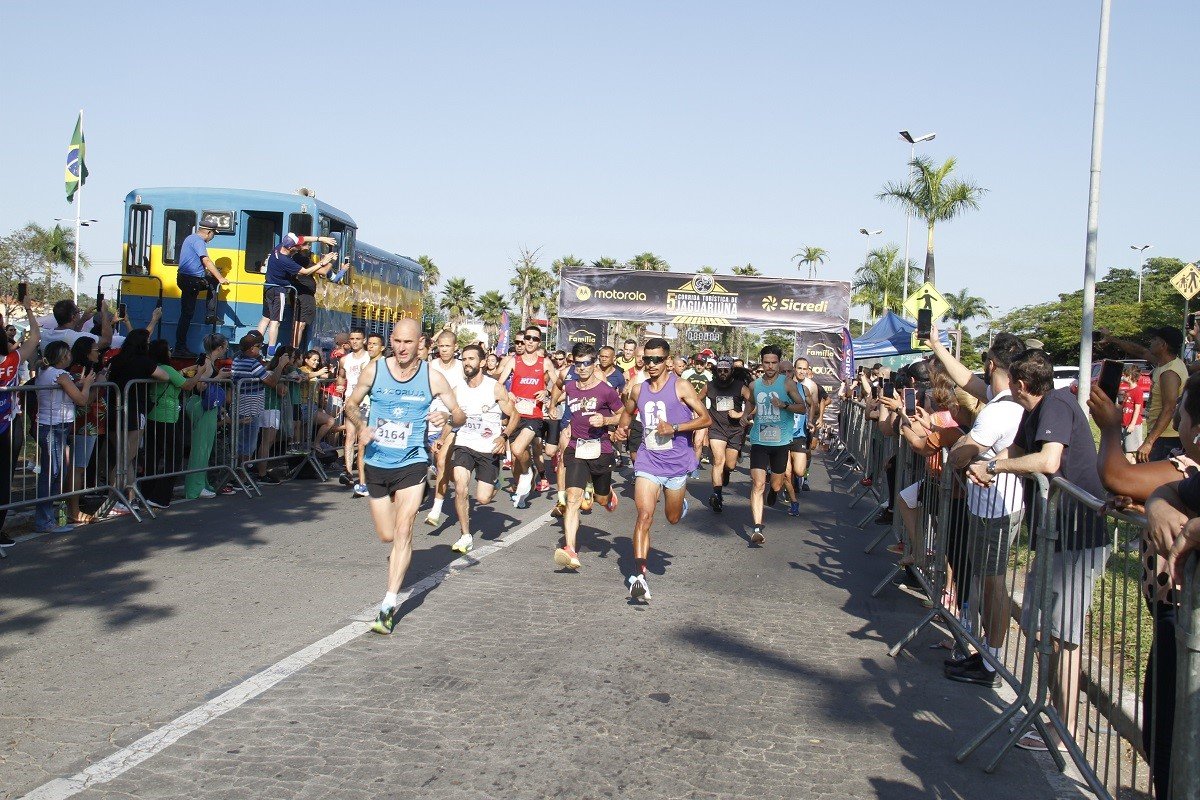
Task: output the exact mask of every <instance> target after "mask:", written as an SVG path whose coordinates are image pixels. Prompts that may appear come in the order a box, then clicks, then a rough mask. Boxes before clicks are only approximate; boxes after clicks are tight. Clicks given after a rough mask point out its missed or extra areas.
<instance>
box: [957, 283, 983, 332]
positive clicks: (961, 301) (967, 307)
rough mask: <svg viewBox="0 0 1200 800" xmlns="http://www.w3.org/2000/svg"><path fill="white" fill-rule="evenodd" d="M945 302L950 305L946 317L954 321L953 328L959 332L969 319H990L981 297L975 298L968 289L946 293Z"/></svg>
mask: <svg viewBox="0 0 1200 800" xmlns="http://www.w3.org/2000/svg"><path fill="white" fill-rule="evenodd" d="M945 298H946V302H947V303H949V304H950V311H949V312H947V314H946V316H948V317H949V318H950V319H952V320H954V327H956V328H958V329H959V330H960V331H961V330H962V328H963V323H965V322H966V321H967V320H969V319H976V318H978V317H982V318H984V319H991V318H992V312H991V311H989V310H988V305H987V301H986V300H984V299H983V298H982V297H976V296H975V295H973V294H971V292H970V290H969V289H961V290H959V291H958V292H957V293H947V294H946V295H945Z"/></svg>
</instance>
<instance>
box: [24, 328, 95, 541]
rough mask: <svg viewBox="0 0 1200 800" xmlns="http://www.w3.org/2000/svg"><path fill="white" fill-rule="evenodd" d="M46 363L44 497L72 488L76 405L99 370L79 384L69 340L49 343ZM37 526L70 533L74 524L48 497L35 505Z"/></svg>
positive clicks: (41, 435) (41, 444)
mask: <svg viewBox="0 0 1200 800" xmlns="http://www.w3.org/2000/svg"><path fill="white" fill-rule="evenodd" d="M44 361H45V365H44V367H43V369H42V371H41V372H39V373H38V376H37V378H36V380H35V383H34V385H35V386H37V387H38V414H37V421H38V429H37V441H38V463H39V464H40V465H41V473H40V474H39V475H38V480H37V494H38V497H41V498H50V497H53V496H54V495H58V494H62V493H64V492H69V491H71V484H70V483H69V482H68V481H66V480H65V479H66V476H67V462H66V459H67V456H68V452H69V450H70V448H69V446H68V445H69V442H70V438H71V436H72V428H73V427H74V423H75V407H76V406H80V407H84V406H86V405H87V403H88V395H89V394H90V393H91V388H92V381H94V380H95V378H96V373H95V372H92V371H88V372H86V373H84V375H83V380H82V381H81V383H80V385H79V386H76V385H75V382H74V381H72V380H71V375H70V373H68V372H67V367H68V366H70V364H71V346H70V345H69V344H67V343H66V342H65V341H62V340H58V341H53V342H51V343H50V344H49V345H47V347H46V354H45V359H44ZM33 518H34V529H35V530H37V531H38V532H39V533H66V532H67V531H70V530H72V529H73V528H74V527H75V526H74V525H61V526H60V525H59V524H58V518H57V516H56V515H55V503H54V502H53V501H51V500H49V499H45V500H43V501H42V502H40V503H38V504H37V506H36V507H35V508H34V514H33Z"/></svg>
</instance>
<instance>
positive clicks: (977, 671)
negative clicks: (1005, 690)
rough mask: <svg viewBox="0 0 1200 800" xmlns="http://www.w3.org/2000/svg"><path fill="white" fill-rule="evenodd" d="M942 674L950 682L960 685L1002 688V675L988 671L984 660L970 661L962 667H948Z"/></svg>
mask: <svg viewBox="0 0 1200 800" xmlns="http://www.w3.org/2000/svg"><path fill="white" fill-rule="evenodd" d="M942 672H943V674H944V675H945V676H946V677H947V678H949V679H950V680H952V681H958V682H959V683H973V684H975V685H976V686H990V687H991V688H993V689H999V688H1000V674H999V673H997V672H993V671H992V670H990V669H988V668H987V667H986V666H985V665H984V663H983V658H980V659H979V660H978V661H970V660H969V659H968V661H967V662H966V663H964V664H963V665H962V666H961V667H946V668H944V669H943V671H942Z"/></svg>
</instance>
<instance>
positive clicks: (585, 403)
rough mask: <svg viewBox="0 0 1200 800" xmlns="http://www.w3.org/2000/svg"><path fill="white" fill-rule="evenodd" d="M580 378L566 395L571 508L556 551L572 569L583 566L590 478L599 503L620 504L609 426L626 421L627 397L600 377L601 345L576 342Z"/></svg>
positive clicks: (565, 514)
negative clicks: (580, 548) (580, 547)
mask: <svg viewBox="0 0 1200 800" xmlns="http://www.w3.org/2000/svg"><path fill="white" fill-rule="evenodd" d="M571 354H572V355H573V356H574V358H575V367H574V369H575V374H576V375H577V376H578V378H577V379H576V380H573V381H567V382H566V385H565V393H566V397H567V408H568V409H569V410H570V414H571V419H570V439H569V441H568V443H567V446H566V451H565V453H564V455H563V463H564V466H565V468H566V478H567V479H566V486H567V508H566V511H564V512H563V538H564V539H565V540H566V541H565V543H564V546H562V547H560V548H558V549H557V550H555V551H554V563H555V564H558V565H559V566H560V567H566V568H567V569H579V555H578V554H577V553H576V552H575V535H576V534H577V533H578V532H579V508H580V506H581V505H582V503H583V491H584V489H586V488H587V485H588V483H589V482H590V483H591V484H592V487H593V496H594V497H595V499H596V502H598V503H600V505H602V506H604V507H605V508H606V509H608V510H609V511H614V510H615V509H616V507H617V493H616V492H614V491H612V470H613V446H612V442H611V441H610V440H609V435H608V428H607V427H606V426H608V425H615V424H617V422H619V421H620V419H621V409H622V407H623V406H622V403H621V396H620V395H619V394H617V390H616V389H614V388H612V387H611V386H609V385H608V383H607V382H605V381H604V379H603V378H601V376H600V370H599V369H598V368H597V367H596V348H595V347H593V346H592V345H590V344H583V343H582V342H581V343H580V344H577V345H575V347H574V349H572V351H571Z"/></svg>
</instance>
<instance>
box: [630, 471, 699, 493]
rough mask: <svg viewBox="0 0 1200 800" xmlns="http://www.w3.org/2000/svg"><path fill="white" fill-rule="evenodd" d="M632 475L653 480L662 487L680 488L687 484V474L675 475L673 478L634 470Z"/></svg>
mask: <svg viewBox="0 0 1200 800" xmlns="http://www.w3.org/2000/svg"><path fill="white" fill-rule="evenodd" d="M633 477H635V478H645V479H646V480H648V481H654V482H655V483H657V484H658V485H659V486H661V487H663V488H664V489H682V488H683V487H685V486H687V480H688V476H687V475H676V476H675V477H674V478H664V477H662V476H661V475H651V474H650V473H649V472H640V471H636V470H635V471H634V473H633Z"/></svg>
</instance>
